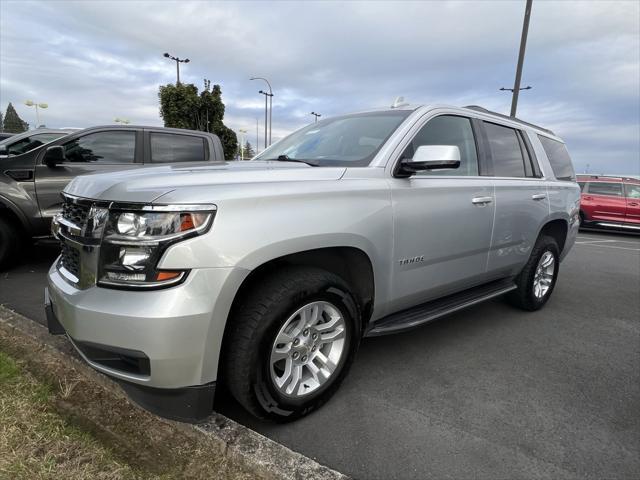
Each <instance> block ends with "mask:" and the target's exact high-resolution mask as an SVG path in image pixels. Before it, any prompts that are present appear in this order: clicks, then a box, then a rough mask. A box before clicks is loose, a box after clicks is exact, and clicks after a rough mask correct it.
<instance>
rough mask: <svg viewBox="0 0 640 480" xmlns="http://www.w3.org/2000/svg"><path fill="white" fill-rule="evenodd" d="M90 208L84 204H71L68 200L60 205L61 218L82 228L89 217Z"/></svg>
mask: <svg viewBox="0 0 640 480" xmlns="http://www.w3.org/2000/svg"><path fill="white" fill-rule="evenodd" d="M90 208H91V207H90V206H89V205H86V204H81V203H73V202H71V201H69V200H67V201H65V202H64V204H63V205H62V218H64V219H65V220H69V221H70V222H73V223H74V224H76V225H77V226H78V227H80V228H82V227H83V226H84V224H85V222H86V221H87V216H88V215H89V209H90Z"/></svg>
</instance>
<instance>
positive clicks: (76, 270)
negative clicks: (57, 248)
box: [60, 243, 80, 278]
mask: <svg viewBox="0 0 640 480" xmlns="http://www.w3.org/2000/svg"><path fill="white" fill-rule="evenodd" d="M61 247H62V252H61V256H60V264H61V265H62V266H63V267H64V268H65V269H67V271H68V272H69V273H72V274H73V275H74V276H75V277H76V278H80V252H78V250H77V249H75V248H73V247H70V246H69V245H67V244H65V243H62V244H61Z"/></svg>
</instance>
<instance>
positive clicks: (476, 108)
mask: <svg viewBox="0 0 640 480" xmlns="http://www.w3.org/2000/svg"><path fill="white" fill-rule="evenodd" d="M464 108H468V109H469V110H475V111H477V112H482V113H488V114H489V115H495V116H496V117H500V118H504V119H506V120H511V121H512V122H516V123H521V124H523V125H526V126H528V127H533V128H537V129H538V130H542V131H543V132H547V133H550V134H551V135H554V136H555V133H553V132H552V131H551V130H549V129H548V128H542V127H541V126H540V125H535V124H533V123H529V122H525V121H524V120H520V119H519V118H516V117H510V116H508V115H503V114H502V113H498V112H493V111H491V110H488V109H486V108H484V107H481V106H479V105H467V106H466V107H464Z"/></svg>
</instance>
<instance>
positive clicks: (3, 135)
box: [0, 132, 15, 141]
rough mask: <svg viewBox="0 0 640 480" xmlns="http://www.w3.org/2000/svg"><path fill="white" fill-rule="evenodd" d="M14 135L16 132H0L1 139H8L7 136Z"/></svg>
mask: <svg viewBox="0 0 640 480" xmlns="http://www.w3.org/2000/svg"><path fill="white" fill-rule="evenodd" d="M14 135H15V133H9V132H0V141H2V140H6V139H7V138H10V137H13V136H14Z"/></svg>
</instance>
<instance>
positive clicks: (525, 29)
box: [511, 0, 533, 117]
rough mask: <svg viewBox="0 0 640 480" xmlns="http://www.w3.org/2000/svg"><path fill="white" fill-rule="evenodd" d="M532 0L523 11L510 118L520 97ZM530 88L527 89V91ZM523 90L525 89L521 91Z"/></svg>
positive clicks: (513, 115)
mask: <svg viewBox="0 0 640 480" xmlns="http://www.w3.org/2000/svg"><path fill="white" fill-rule="evenodd" d="M532 4H533V0H527V5H526V6H525V9H524V21H523V23H522V37H521V38H520V52H519V53H518V66H517V67H516V81H515V83H514V84H513V96H512V98H511V116H512V117H515V116H516V110H517V109H518V96H519V95H520V80H522V64H523V63H524V52H525V50H526V48H527V35H528V34H529V20H530V19H531V5H532ZM529 88H531V87H527V88H526V90H528V89H529ZM523 90H525V89H523Z"/></svg>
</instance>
